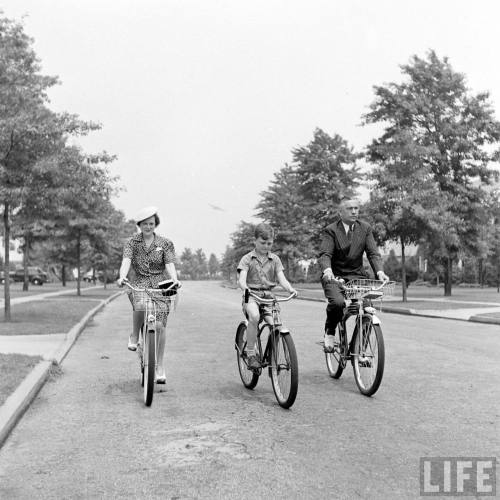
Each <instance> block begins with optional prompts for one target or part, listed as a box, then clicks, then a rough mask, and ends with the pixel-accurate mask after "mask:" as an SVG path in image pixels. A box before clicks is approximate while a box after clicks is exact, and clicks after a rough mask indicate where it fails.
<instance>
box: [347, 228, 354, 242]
mask: <svg viewBox="0 0 500 500" xmlns="http://www.w3.org/2000/svg"><path fill="white" fill-rule="evenodd" d="M353 231H354V224H351V225H350V226H349V231H347V239H348V240H349V241H351V240H352V232H353Z"/></svg>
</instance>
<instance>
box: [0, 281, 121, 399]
mask: <svg viewBox="0 0 500 500" xmlns="http://www.w3.org/2000/svg"><path fill="white" fill-rule="evenodd" d="M16 285H17V283H16ZM49 285H51V284H49ZM45 286H46V285H43V286H42V287H36V291H37V293H43V292H48V291H56V289H55V287H53V288H52V289H50V290H49V286H47V288H45ZM86 288H87V289H86V290H85V292H84V293H82V295H80V296H78V295H76V286H75V287H74V292H75V293H74V294H73V293H72V294H68V295H57V296H54V297H49V298H45V299H43V300H36V301H33V302H24V303H20V304H12V305H11V317H12V321H11V322H6V321H5V318H4V315H3V314H1V318H0V335H43V334H50V333H67V332H68V331H69V330H70V329H71V328H72V327H73V326H74V325H75V324H76V323H78V322H79V321H80V320H81V319H82V318H83V317H84V316H85V315H86V314H87V313H88V312H89V311H90V310H92V309H94V307H96V306H97V305H98V304H99V302H100V301H101V300H104V299H106V298H107V297H109V296H111V295H113V294H115V293H116V292H117V291H118V288H117V287H116V286H108V287H107V288H106V289H104V288H99V287H96V288H94V287H86ZM41 289H43V290H41ZM58 289H59V290H61V289H62V290H64V289H65V288H63V287H59V288H58ZM21 294H24V295H25V294H26V292H22V291H21ZM21 294H20V295H18V296H24V295H21ZM41 359H42V358H41V357H39V356H26V355H23V354H1V353H0V405H2V404H3V403H4V402H5V400H6V399H7V397H8V396H9V395H10V394H12V392H13V391H14V390H15V389H16V388H17V387H18V385H19V384H20V382H21V381H22V380H23V379H24V378H25V377H26V376H27V375H28V373H29V372H30V371H31V370H32V369H33V368H34V367H35V365H36V364H37V363H38V362H39V361H40V360H41Z"/></svg>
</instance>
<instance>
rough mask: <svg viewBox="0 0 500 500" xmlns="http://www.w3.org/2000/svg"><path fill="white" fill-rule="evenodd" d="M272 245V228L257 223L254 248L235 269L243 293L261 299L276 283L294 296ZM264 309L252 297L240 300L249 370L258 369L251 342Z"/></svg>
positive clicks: (254, 340)
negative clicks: (245, 328)
mask: <svg viewBox="0 0 500 500" xmlns="http://www.w3.org/2000/svg"><path fill="white" fill-rule="evenodd" d="M273 242H274V230H273V228H272V227H271V226H270V225H269V224H258V225H257V226H256V228H255V231H254V246H255V248H254V250H252V251H251V252H248V253H247V254H246V255H244V256H243V257H242V258H241V260H240V263H239V264H238V268H237V269H238V285H239V287H240V288H241V289H242V290H243V291H244V292H245V291H246V290H247V289H250V290H251V291H252V292H254V293H256V294H257V295H261V294H262V297H265V296H266V295H268V294H269V292H270V291H271V290H272V289H273V288H274V287H275V286H276V285H277V284H279V285H281V286H282V287H283V288H284V289H285V290H286V291H288V292H289V293H295V294H297V292H296V291H295V289H294V288H293V287H292V285H290V283H289V282H288V280H287V279H286V277H285V273H284V272H283V264H282V263H281V260H280V258H279V257H278V256H277V255H276V254H274V253H272V252H271V247H272V245H273ZM245 295H247V294H245ZM267 307H268V306H267ZM265 310H266V306H262V305H261V306H259V304H257V302H256V301H255V299H254V298H253V297H251V296H250V297H248V299H247V302H245V298H244V300H243V311H244V313H245V315H246V316H247V318H248V328H247V348H246V355H247V359H248V366H249V368H254V369H257V368H260V362H259V360H258V359H257V356H256V355H255V342H256V340H257V327H258V324H259V320H260V317H261V313H262V314H264V315H265Z"/></svg>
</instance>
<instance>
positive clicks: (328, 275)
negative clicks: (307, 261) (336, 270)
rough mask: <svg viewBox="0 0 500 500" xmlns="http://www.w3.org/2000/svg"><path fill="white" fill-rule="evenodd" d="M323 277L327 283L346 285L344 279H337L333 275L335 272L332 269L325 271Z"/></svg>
mask: <svg viewBox="0 0 500 500" xmlns="http://www.w3.org/2000/svg"><path fill="white" fill-rule="evenodd" d="M323 276H324V278H325V279H326V281H334V282H335V283H338V284H340V285H342V284H343V283H345V280H344V279H342V278H336V277H335V275H334V274H333V271H332V270H331V269H330V268H328V269H325V270H324V271H323Z"/></svg>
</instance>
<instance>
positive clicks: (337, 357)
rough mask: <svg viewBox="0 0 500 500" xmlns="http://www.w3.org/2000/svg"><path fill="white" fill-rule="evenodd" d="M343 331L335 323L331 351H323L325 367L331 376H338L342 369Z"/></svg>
mask: <svg viewBox="0 0 500 500" xmlns="http://www.w3.org/2000/svg"><path fill="white" fill-rule="evenodd" d="M343 332H344V330H341V326H340V325H337V328H335V335H334V339H333V344H334V345H333V351H331V352H327V351H325V360H326V367H327V369H328V374H329V375H330V377H332V378H340V376H341V375H342V372H343V371H344V366H345V364H344V363H345V362H344V358H343V356H342V352H343V350H344V342H345V341H344V335H345V334H344V333H343Z"/></svg>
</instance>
